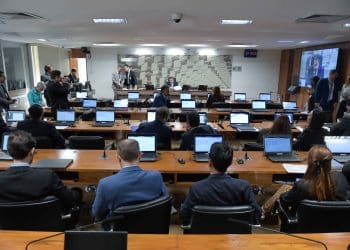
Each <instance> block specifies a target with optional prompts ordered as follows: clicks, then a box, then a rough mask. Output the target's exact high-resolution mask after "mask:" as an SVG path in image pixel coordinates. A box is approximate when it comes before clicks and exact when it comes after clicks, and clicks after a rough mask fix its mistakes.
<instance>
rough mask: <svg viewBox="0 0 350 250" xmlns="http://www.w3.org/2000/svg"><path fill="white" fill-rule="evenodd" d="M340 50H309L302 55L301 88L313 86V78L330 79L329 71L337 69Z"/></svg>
mask: <svg viewBox="0 0 350 250" xmlns="http://www.w3.org/2000/svg"><path fill="white" fill-rule="evenodd" d="M338 55H339V48H332V49H321V50H307V51H303V53H302V55H301V63H300V73H299V86H300V87H309V86H311V78H312V77H314V76H318V77H319V78H320V79H322V78H326V77H328V74H329V71H330V70H332V69H336V68H337V62H338Z"/></svg>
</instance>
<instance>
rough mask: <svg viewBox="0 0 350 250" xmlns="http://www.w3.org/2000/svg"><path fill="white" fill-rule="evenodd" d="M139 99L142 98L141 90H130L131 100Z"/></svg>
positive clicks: (129, 97) (129, 98)
mask: <svg viewBox="0 0 350 250" xmlns="http://www.w3.org/2000/svg"><path fill="white" fill-rule="evenodd" d="M139 99H140V92H134V91H130V92H128V100H129V101H137V100H139Z"/></svg>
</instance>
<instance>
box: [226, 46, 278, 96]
mask: <svg viewBox="0 0 350 250" xmlns="http://www.w3.org/2000/svg"><path fill="white" fill-rule="evenodd" d="M280 60H281V51H280V50H258V56H257V58H244V51H243V50H236V51H233V54H232V67H235V66H241V67H242V71H241V72H236V71H232V76H231V89H232V92H233V93H234V92H246V93H247V98H252V99H255V98H257V97H258V95H259V93H260V92H270V91H272V92H277V90H278V78H279V72H280Z"/></svg>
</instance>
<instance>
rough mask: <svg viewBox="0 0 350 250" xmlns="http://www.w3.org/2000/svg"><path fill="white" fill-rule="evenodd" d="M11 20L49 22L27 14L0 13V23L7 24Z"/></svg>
mask: <svg viewBox="0 0 350 250" xmlns="http://www.w3.org/2000/svg"><path fill="white" fill-rule="evenodd" d="M10 20H11V21H12V20H38V21H41V22H48V21H49V20H48V19H46V18H44V17H41V16H38V15H35V14H33V13H29V12H0V22H3V23H4V22H5V23H6V22H7V21H10Z"/></svg>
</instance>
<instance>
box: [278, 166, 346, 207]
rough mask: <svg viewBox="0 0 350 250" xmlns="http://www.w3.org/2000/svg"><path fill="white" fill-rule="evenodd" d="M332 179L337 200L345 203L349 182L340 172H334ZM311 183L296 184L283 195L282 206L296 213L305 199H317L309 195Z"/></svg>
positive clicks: (281, 198) (299, 182)
mask: <svg viewBox="0 0 350 250" xmlns="http://www.w3.org/2000/svg"><path fill="white" fill-rule="evenodd" d="M331 174H332V178H333V182H334V185H335V195H336V199H337V200H340V201H344V200H346V199H347V190H348V182H347V180H346V178H345V176H344V175H343V174H342V173H339V172H332V173H331ZM309 185H310V184H309V183H308V182H307V181H305V180H304V179H302V180H300V181H298V182H296V183H295V184H294V186H293V188H292V189H291V190H289V191H288V192H286V193H283V194H282V195H281V197H280V201H281V205H282V206H283V207H284V208H288V207H290V208H291V209H290V210H291V212H292V213H295V212H296V209H297V207H298V205H299V203H300V202H301V201H302V200H304V199H309V200H315V199H316V198H315V197H313V196H311V195H310V194H309V193H308V188H309Z"/></svg>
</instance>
